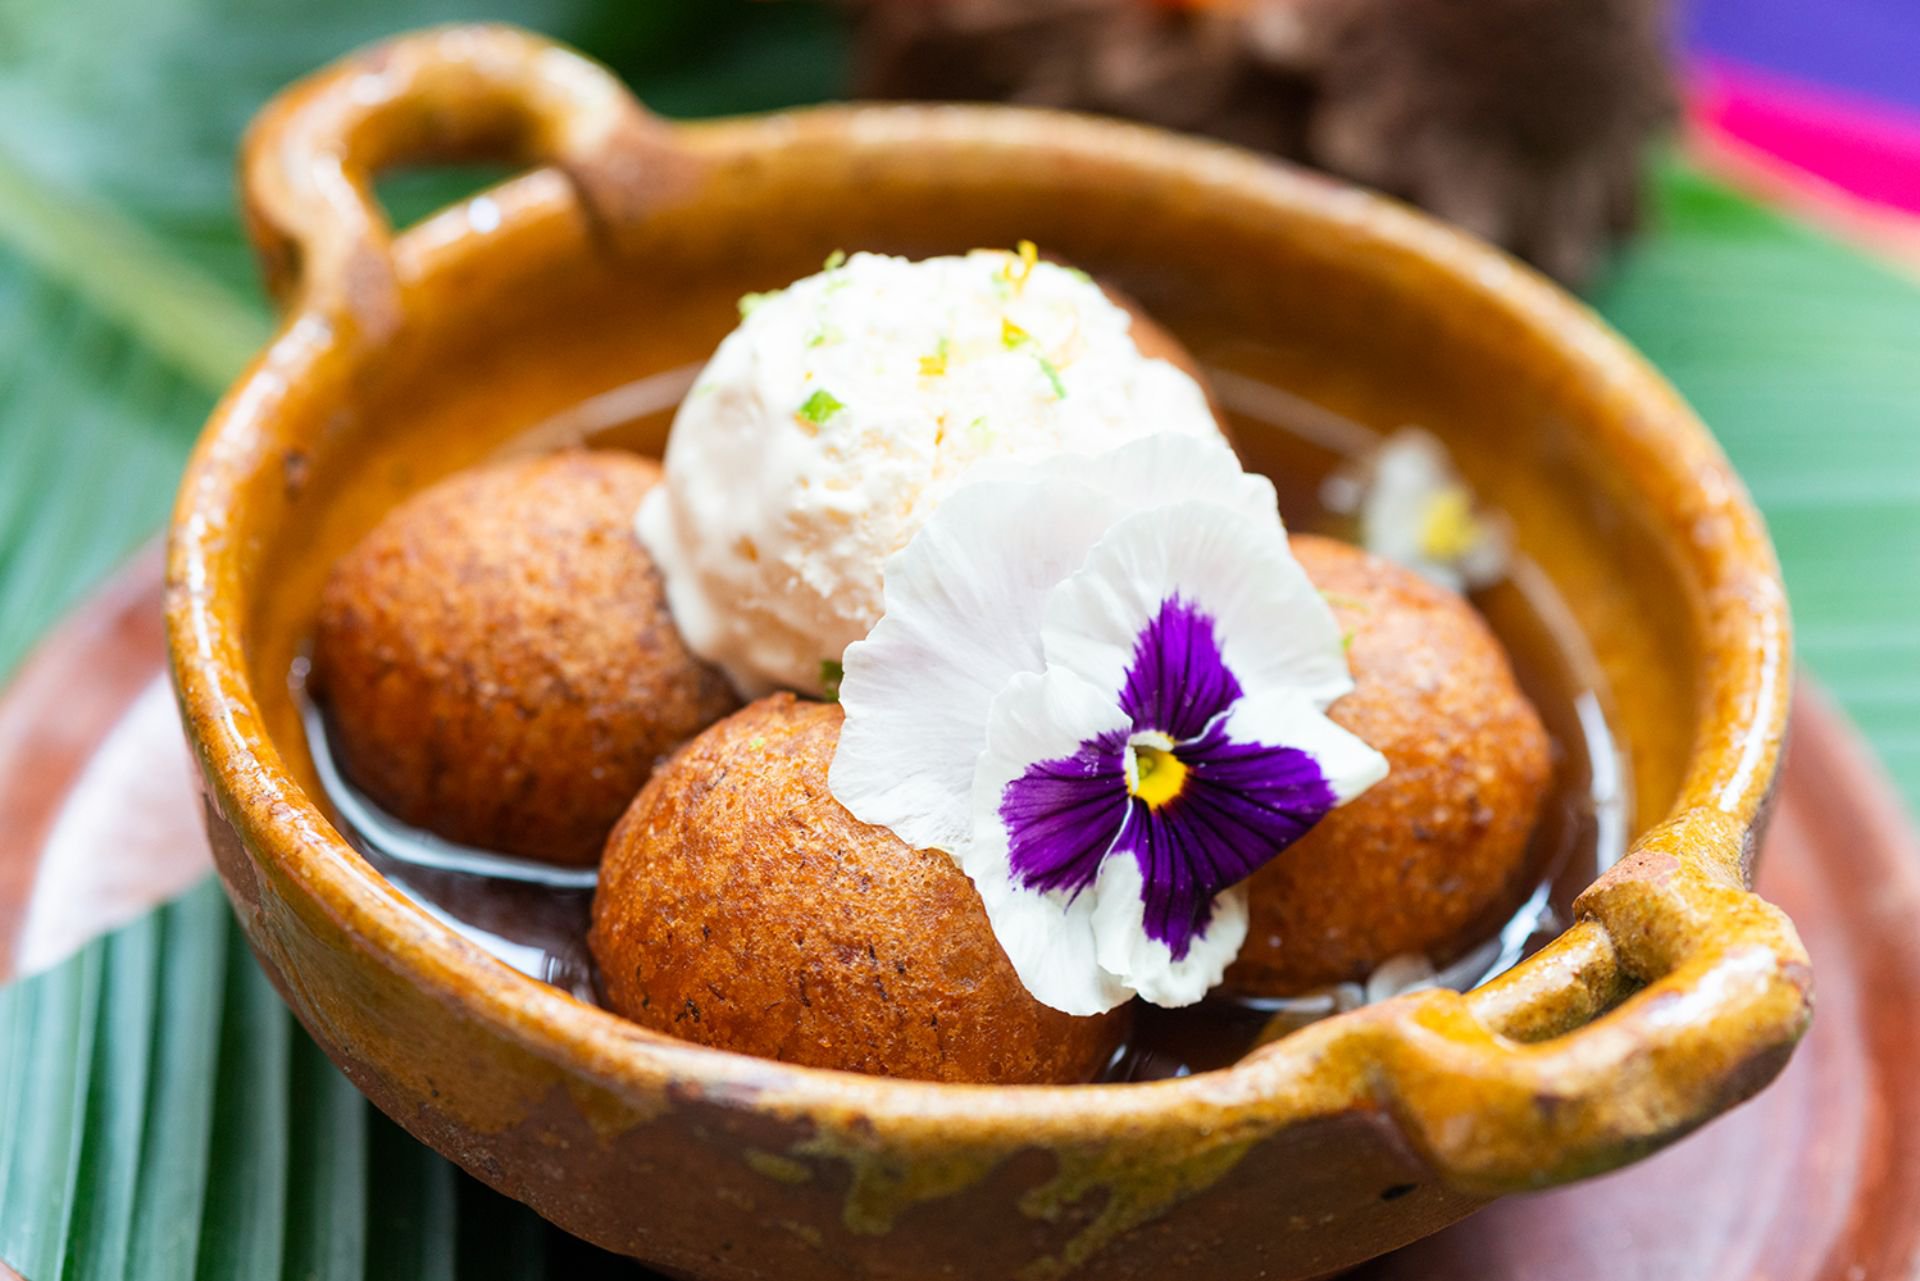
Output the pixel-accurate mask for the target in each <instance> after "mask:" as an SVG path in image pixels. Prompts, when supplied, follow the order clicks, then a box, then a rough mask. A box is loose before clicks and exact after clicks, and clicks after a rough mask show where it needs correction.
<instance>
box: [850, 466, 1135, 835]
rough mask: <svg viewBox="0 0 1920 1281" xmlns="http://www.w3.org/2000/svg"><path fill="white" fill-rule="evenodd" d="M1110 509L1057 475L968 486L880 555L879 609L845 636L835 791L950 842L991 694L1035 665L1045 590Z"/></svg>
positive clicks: (1081, 553) (855, 808)
mask: <svg viewBox="0 0 1920 1281" xmlns="http://www.w3.org/2000/svg"><path fill="white" fill-rule="evenodd" d="M1115 514H1116V512H1115V509H1114V506H1113V502H1112V500H1111V499H1110V498H1108V497H1107V496H1106V495H1104V494H1101V493H1100V492H1098V491H1096V490H1093V489H1089V488H1087V487H1086V486H1082V485H1077V484H1073V483H1071V482H1065V481H1061V480H1051V481H1047V482H1044V483H1043V482H1037V481H1031V480H1030V481H1024V482H1019V481H1008V482H998V481H996V482H989V483H981V484H975V485H969V486H966V487H964V488H962V489H960V490H957V491H956V492H955V493H954V494H953V495H952V497H950V498H948V499H947V501H946V502H945V503H943V504H942V505H941V507H940V509H939V510H938V511H937V512H935V513H934V516H933V519H932V520H930V521H928V522H927V524H926V525H925V527H923V528H922V529H921V531H920V532H919V533H918V534H917V535H915V537H914V539H913V541H912V542H910V543H908V544H907V546H906V547H905V548H904V549H903V550H901V551H900V552H899V553H898V554H896V555H895V556H893V557H892V558H890V559H889V560H888V561H887V566H886V613H885V614H884V615H882V617H881V619H880V621H879V622H878V623H877V624H875V626H874V628H873V631H872V632H871V633H869V634H868V636H867V638H866V639H865V640H863V641H858V642H856V643H854V644H853V645H850V646H848V647H847V651H846V657H845V659H844V660H843V673H842V676H841V681H840V704H841V706H842V708H844V709H845V711H846V721H845V724H844V725H843V726H842V727H841V730H840V745H839V747H838V749H837V750H836V751H835V753H834V758H833V764H832V766H831V768H830V770H829V771H828V775H827V781H828V786H829V787H830V788H831V789H832V792H833V796H834V799H835V800H837V801H839V802H840V803H841V804H842V805H844V806H846V808H847V810H848V811H849V812H851V813H852V814H853V816H854V817H855V818H857V819H859V820H860V821H861V822H863V823H874V824H878V825H880V826H883V827H887V828H891V829H892V830H893V832H894V834H895V835H896V836H898V837H899V838H900V839H901V840H903V841H905V842H906V843H907V844H909V845H911V846H913V847H914V848H916V849H938V850H945V851H947V852H948V853H952V854H957V853H958V852H959V850H960V847H961V846H962V845H963V844H965V842H966V840H967V837H968V835H969V833H970V832H971V831H972V827H973V820H972V811H971V808H970V801H969V798H970V796H971V794H972V788H973V776H974V763H975V762H976V761H977V760H978V759H979V757H980V752H981V750H982V749H983V748H984V747H985V746H986V741H987V716H988V712H989V709H990V708H991V706H992V704H993V700H994V697H995V695H997V694H999V692H1000V691H1001V690H1002V689H1004V688H1005V687H1006V684H1007V681H1008V680H1009V679H1010V678H1011V677H1012V676H1013V675H1014V674H1015V673H1017V672H1031V671H1037V670H1039V668H1040V667H1041V666H1042V664H1043V658H1042V654H1041V650H1040V619H1041V615H1042V612H1043V611H1044V609H1045V604H1046V598H1047V595H1048V593H1049V592H1050V591H1051V590H1052V589H1053V587H1054V586H1055V585H1056V584H1057V583H1059V581H1060V580H1061V579H1063V578H1065V577H1066V576H1067V575H1068V574H1070V573H1072V572H1073V570H1074V569H1076V568H1077V567H1078V566H1079V565H1080V564H1081V562H1082V561H1083V560H1084V559H1085V557H1086V554H1087V549H1088V548H1089V547H1091V546H1092V545H1093V543H1094V542H1095V541H1096V540H1097V539H1098V538H1099V537H1100V535H1101V533H1102V532H1103V531H1104V530H1105V529H1106V528H1107V527H1108V526H1109V525H1110V524H1111V522H1112V520H1113V519H1114V516H1115Z"/></svg>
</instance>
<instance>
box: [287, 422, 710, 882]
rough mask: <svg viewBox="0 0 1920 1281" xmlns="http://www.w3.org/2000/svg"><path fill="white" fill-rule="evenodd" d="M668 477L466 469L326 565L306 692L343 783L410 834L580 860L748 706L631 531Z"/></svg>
mask: <svg viewBox="0 0 1920 1281" xmlns="http://www.w3.org/2000/svg"><path fill="white" fill-rule="evenodd" d="M659 478H660V469H659V467H658V466H657V465H655V464H654V463H652V462H649V461H647V460H645V459H642V458H639V457H636V456H634V455H631V454H623V453H613V452H586V451H578V450H576V451H569V452H565V453H559V454H553V455H549V456H546V457H541V458H532V459H519V460H514V461H511V462H506V463H500V464H495V465H491V466H486V467H481V468H477V469H475V470H472V471H467V472H461V473H459V474H458V475H455V476H452V477H449V478H448V479H446V480H443V481H441V482H440V483H439V484H437V485H435V486H433V487H432V488H430V489H428V490H426V491H424V492H422V493H420V494H417V495H415V496H414V497H412V498H410V499H408V500H407V501H406V502H404V503H402V504H400V505H399V506H398V507H396V508H394V509H393V511H391V512H389V513H388V514H387V516H386V518H385V519H384V520H382V521H381V522H380V523H379V524H378V525H377V526H375V527H374V529H373V530H372V531H371V532H370V533H368V534H367V536H366V537H365V538H363V539H361V541H360V542H359V543H358V544H357V545H356V546H355V547H354V548H353V549H352V550H351V551H349V552H348V553H347V554H346V555H345V556H344V557H342V558H341V559H340V561H339V563H338V564H336V565H335V566H334V568H333V572H332V574H331V575H330V576H329V577H328V579H327V583H326V587H325V589H324V591H323V592H322V595H321V601H320V615H319V624H318V628H317V630H316V633H315V636H314V649H313V687H314V690H315V692H316V694H317V695H318V696H319V697H320V698H321V699H322V700H323V701H324V703H325V706H326V708H327V712H328V715H329V718H330V721H329V724H330V730H331V734H332V746H333V749H334V752H335V754H336V755H337V757H338V758H339V761H340V764H341V767H342V768H343V769H344V770H345V772H346V774H347V776H348V777H349V778H351V779H352V780H353V782H354V783H355V784H356V785H357V786H359V787H360V789H361V790H363V791H364V792H366V793H367V795H368V796H369V797H371V798H372V799H373V800H374V801H375V802H376V803H378V804H379V805H380V806H382V807H383V808H385V809H386V810H387V811H388V812H389V813H391V814H393V815H394V816H395V817H396V818H399V819H401V820H402V821H404V822H407V823H411V824H413V825H415V826H417V827H423V828H426V829H428V830H430V831H433V832H436V833H438V834H439V835H441V836H443V837H446V838H447V839H449V840H452V841H457V842H460V843H462V844H465V845H473V846H478V847H481V848H483V849H488V850H494V851H497V852H500V853H505V854H514V855H519V856H522V857H525V858H534V859H542V860H546V861H549V862H553V863H559V864H568V865H582V866H584V865H589V864H591V863H593V862H594V860H595V859H597V858H598V857H599V855H600V849H601V847H602V845H603V844H604V843H605V841H606V836H607V833H608V831H610V830H611V829H612V827H613V825H614V823H615V822H616V821H618V820H619V817H620V814H621V811H622V810H624V809H625V808H626V805H627V802H628V801H630V800H631V799H632V798H633V794H634V792H636V791H638V790H639V788H640V787H641V785H642V784H644V783H645V782H646V781H647V777H648V775H649V774H651V773H652V771H653V765H654V762H655V761H656V760H657V759H658V758H660V757H661V756H664V755H665V754H666V753H668V752H670V751H672V750H673V749H674V747H676V746H677V745H678V744H679V743H681V742H682V741H684V740H685V739H686V738H688V737H690V736H691V735H693V734H696V733H698V732H699V731H700V730H702V729H704V728H705V727H706V726H707V725H709V724H711V723H712V722H713V721H715V720H717V719H718V718H720V717H722V716H724V715H726V714H727V713H728V712H730V711H732V710H733V709H734V708H736V707H738V706H739V702H738V700H737V699H736V698H735V697H734V695H733V692H732V690H731V689H730V688H729V686H728V685H727V683H726V681H725V679H724V678H723V677H722V676H721V675H720V674H719V673H718V672H717V671H715V670H713V669H712V668H709V667H707V666H705V665H704V664H702V663H700V662H698V661H696V660H695V659H694V658H693V657H692V655H690V654H689V653H688V652H687V649H686V647H685V646H684V645H683V644H682V643H681V640H680V635H679V633H678V632H677V631H676V630H675V629H674V625H673V619H672V618H671V617H670V616H669V614H668V612H667V604H666V597H665V594H664V591H663V589H662V587H661V583H660V579H659V575H658V574H657V573H656V572H655V570H654V566H653V561H652V559H651V558H650V557H649V556H648V555H647V552H646V550H645V549H644V548H643V547H641V545H640V541H639V539H638V538H637V537H636V536H635V535H634V532H633V518H634V511H635V509H636V508H637V507H638V506H639V503H640V496H641V495H642V494H643V493H645V492H646V491H647V489H648V488H649V487H651V486H652V485H653V484H654V483H655V482H656V481H658V480H659Z"/></svg>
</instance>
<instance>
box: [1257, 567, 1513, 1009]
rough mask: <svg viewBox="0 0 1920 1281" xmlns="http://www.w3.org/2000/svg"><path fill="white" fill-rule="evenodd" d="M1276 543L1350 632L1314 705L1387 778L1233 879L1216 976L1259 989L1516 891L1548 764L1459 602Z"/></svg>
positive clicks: (1308, 975) (1337, 968)
mask: <svg viewBox="0 0 1920 1281" xmlns="http://www.w3.org/2000/svg"><path fill="white" fill-rule="evenodd" d="M1293 552H1294V555H1295V556H1296V557H1297V558H1298V559H1299V561H1300V563H1301V565H1302V566H1304V567H1305V569H1306V571H1307V576H1308V577H1309V578H1311V579H1312V580H1313V582H1314V585H1315V586H1317V587H1318V588H1320V590H1321V591H1322V592H1323V593H1325V595H1326V598H1327V600H1328V603H1329V604H1331V605H1332V606H1333V612H1334V615H1335V616H1336V617H1337V618H1338V619H1339V621H1340V626H1341V630H1342V631H1343V632H1344V633H1346V634H1347V635H1349V636H1351V637H1352V641H1351V648H1350V650H1349V652H1348V653H1349V659H1350V661H1351V664H1352V668H1353V678H1354V690H1353V692H1352V693H1350V694H1348V695H1347V696H1346V697H1345V698H1342V699H1341V700H1340V701H1339V702H1337V703H1335V704H1334V705H1333V707H1332V708H1331V709H1330V711H1329V713H1328V714H1329V715H1330V716H1331V717H1332V718H1333V720H1335V721H1336V722H1338V723H1339V724H1341V725H1343V726H1345V727H1346V728H1347V729H1349V730H1351V731H1352V732H1353V733H1355V734H1357V735H1359V736H1360V737H1361V738H1362V739H1364V740H1366V741H1367V742H1368V743H1371V744H1372V745H1373V746H1374V747H1375V748H1376V749H1377V750H1378V751H1380V752H1381V753H1382V754H1383V755H1385V756H1386V758H1387V761H1388V763H1389V764H1390V765H1391V766H1392V772H1391V773H1390V774H1388V775H1387V777H1386V778H1385V779H1383V780H1382V781H1381V782H1379V783H1376V784H1374V785H1373V787H1371V788H1370V789H1368V790H1367V791H1366V792H1364V793H1362V794H1361V795H1360V796H1359V797H1358V798H1357V799H1355V800H1354V801H1352V802H1351V803H1349V804H1347V805H1345V806H1342V807H1341V808H1340V809H1337V810H1335V811H1334V812H1333V813H1331V814H1329V815H1328V816H1327V817H1326V818H1324V819H1322V820H1321V821H1320V823H1319V824H1318V825H1317V826H1316V827H1315V828H1314V829H1313V830H1312V831H1311V832H1309V833H1308V834H1307V835H1306V836H1305V837H1304V838H1303V839H1301V840H1300V841H1299V842H1298V843H1296V844H1294V845H1293V846H1291V847H1289V848H1288V849H1287V850H1286V851H1285V852H1284V853H1282V854H1281V855H1280V856H1279V857H1278V858H1276V859H1274V860H1273V861H1272V862H1271V863H1268V864H1267V865H1266V866H1265V867H1263V868H1261V869H1260V870H1259V871H1258V872H1256V873H1255V874H1254V876H1253V878H1252V880H1251V881H1249V882H1248V892H1249V900H1250V909H1251V921H1250V923H1249V928H1248V931H1247V941H1246V945H1245V946H1244V947H1243V948H1242V949H1241V951H1240V958H1239V960H1238V961H1236V962H1235V963H1234V965H1233V967H1232V968H1231V969H1230V970H1229V971H1228V972H1227V979H1226V982H1227V986H1228V987H1229V988H1231V989H1234V990H1236V991H1239V992H1242V993H1252V994H1259V995H1266V996H1277V995H1289V994H1293V993H1298V992H1302V991H1306V990H1309V989H1312V988H1315V987H1320V986H1323V985H1325V984H1329V983H1335V982H1340V981H1344V980H1354V981H1361V980H1364V979H1365V978H1366V977H1367V975H1368V974H1369V973H1371V972H1372V971H1373V969H1374V968H1375V967H1376V966H1378V965H1379V964H1380V963H1381V962H1382V961H1385V960H1386V959H1387V958H1388V957H1391V956H1394V955H1397V954H1400V953H1409V952H1415V953H1425V954H1427V955H1429V956H1430V957H1431V958H1432V959H1434V960H1435V961H1443V960H1445V959H1447V958H1449V957H1451V956H1452V955H1453V954H1455V953H1457V952H1458V951H1459V950H1460V949H1461V947H1462V946H1463V945H1465V944H1468V943H1471V942H1473V941H1474V940H1473V939H1469V938H1465V937H1463V933H1462V932H1463V931H1468V930H1474V929H1477V928H1478V927H1480V926H1483V925H1484V924H1485V922H1486V918H1487V916H1488V914H1489V913H1490V912H1491V911H1493V910H1495V909H1497V908H1498V907H1500V906H1502V905H1503V904H1504V903H1506V902H1508V901H1510V900H1511V898H1512V897H1513V895H1514V893H1515V891H1516V889H1517V886H1518V882H1519V878H1520V876H1521V875H1522V873H1523V872H1524V870H1525V866H1526V858H1527V842H1528V838H1529V837H1530V835H1531V834H1532V831H1533V825H1534V821H1535V819H1536V818H1537V817H1538V816H1539V811H1540V804H1541V801H1542V799H1543V797H1544V795H1545V793H1546V788H1547V781H1548V775H1549V773H1550V770H1551V753H1550V748H1549V744H1548V740H1547V733H1546V730H1545V729H1544V728H1543V727H1542V725H1541V724H1540V718H1539V716H1538V714H1536V713H1535V711H1534V709H1533V705H1532V704H1531V703H1529V702H1528V701H1527V698H1526V696H1525V695H1524V694H1522V693H1521V692H1520V689H1519V687H1518V686H1517V685H1516V684H1515V683H1514V678H1513V672H1512V669H1511V668H1510V667H1509V666H1508V664H1507V656H1506V653H1505V651H1504V650H1503V649H1502V648H1501V646H1500V643H1499V641H1498V640H1496V639H1495V638H1494V636H1493V633H1492V632H1491V631H1489V630H1488V628H1487V625H1486V624H1485V623H1484V622H1483V621H1482V620H1481V618H1480V616H1479V615H1478V614H1477V613H1475V612H1474V610H1473V608H1472V607H1471V606H1470V605H1468V604H1467V602H1466V601H1465V600H1463V599H1461V598H1460V597H1459V596H1457V595H1455V594H1454V593H1452V592H1449V591H1446V590H1444V589H1443V588H1440V587H1436V586H1434V585H1432V584H1430V583H1428V582H1427V581H1426V580H1425V579H1422V578H1420V577H1419V576H1418V575H1416V574H1414V573H1413V572H1412V571H1410V570H1407V569H1403V568H1401V567H1400V566H1398V565H1395V564H1392V563H1391V562H1388V561H1385V560H1382V559H1380V558H1379V557H1377V556H1371V555H1369V554H1367V553H1366V552H1363V551H1360V550H1358V549H1357V548H1353V547H1349V546H1347V545H1345V544H1343V543H1337V542H1334V541H1332V540H1330V539H1325V538H1316V537H1312V536H1305V535H1302V536H1296V537H1295V538H1294V539H1293Z"/></svg>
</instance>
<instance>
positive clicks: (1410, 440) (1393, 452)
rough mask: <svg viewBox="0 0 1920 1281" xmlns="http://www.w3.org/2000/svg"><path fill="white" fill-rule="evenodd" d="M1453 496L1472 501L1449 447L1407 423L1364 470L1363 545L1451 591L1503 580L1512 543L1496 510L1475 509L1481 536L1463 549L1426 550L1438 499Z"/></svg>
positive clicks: (1381, 448)
mask: <svg viewBox="0 0 1920 1281" xmlns="http://www.w3.org/2000/svg"><path fill="white" fill-rule="evenodd" d="M1450 494H1454V495H1458V496H1460V498H1461V499H1463V500H1464V501H1468V502H1471V495H1470V494H1469V493H1468V491H1467V489H1466V483H1465V482H1464V481H1463V480H1462V479H1461V478H1460V473H1459V472H1458V471H1457V470H1456V469H1455V468H1454V465H1453V458H1452V456H1451V455H1449V454H1448V453H1447V447H1446V446H1445V445H1443V444H1441V443H1440V441H1439V439H1438V438H1436V437H1434V436H1432V435H1431V434H1429V433H1427V432H1425V431H1422V430H1421V429H1420V428H1418V427H1405V428H1402V429H1401V430H1399V431H1397V432H1395V433H1394V434H1393V435H1392V436H1390V437H1388V438H1387V440H1386V442H1385V443H1384V444H1382V445H1381V446H1380V448H1379V450H1378V451H1377V452H1376V453H1375V454H1374V455H1373V458H1372V460H1371V462H1370V464H1369V465H1368V467H1367V469H1366V480H1365V485H1364V490H1363V493H1362V497H1361V499H1360V503H1359V517H1360V541H1361V543H1362V544H1363V545H1364V546H1365V547H1366V549H1367V550H1368V551H1370V552H1372V553H1373V554H1374V555H1376V556H1384V557H1385V558H1386V559H1388V560H1390V561H1393V562H1395V563H1396V564H1400V565H1404V566H1406V567H1407V568H1408V569H1411V570H1412V571H1414V572H1415V573H1416V574H1419V575H1420V576H1421V577H1422V578H1425V579H1427V580H1428V581H1429V582H1432V583H1435V584H1437V585H1439V586H1441V587H1445V588H1447V589H1448V590H1449V591H1455V592H1458V591H1465V590H1466V589H1468V588H1469V587H1484V586H1487V585H1489V584H1491V583H1495V582H1498V581H1499V580H1500V579H1501V578H1503V577H1504V576H1505V575H1506V567H1507V561H1508V559H1509V558H1510V551H1511V548H1510V535H1509V533H1508V531H1507V527H1506V525H1505V523H1504V522H1503V521H1501V520H1500V519H1499V518H1498V517H1497V516H1488V515H1487V514H1486V513H1484V512H1476V513H1475V524H1476V526H1477V528H1478V534H1479V536H1478V537H1477V538H1476V539H1475V540H1474V542H1473V544H1472V545H1471V546H1470V547H1468V548H1467V549H1466V551H1465V552H1464V553H1462V554H1461V555H1459V556H1457V557H1452V558H1448V557H1441V556H1435V555H1434V554H1433V553H1432V552H1431V551H1430V550H1429V548H1428V538H1427V526H1428V521H1429V520H1430V519H1431V517H1432V514H1433V507H1434V504H1435V503H1436V502H1438V501H1440V500H1442V499H1443V498H1445V497H1447V496H1448V495H1450Z"/></svg>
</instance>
